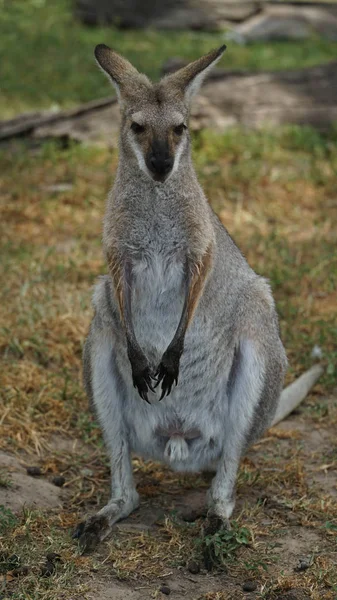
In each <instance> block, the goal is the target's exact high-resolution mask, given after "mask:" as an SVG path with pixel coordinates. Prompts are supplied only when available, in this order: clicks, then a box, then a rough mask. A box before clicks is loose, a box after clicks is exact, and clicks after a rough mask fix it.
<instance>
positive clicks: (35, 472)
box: [27, 467, 42, 477]
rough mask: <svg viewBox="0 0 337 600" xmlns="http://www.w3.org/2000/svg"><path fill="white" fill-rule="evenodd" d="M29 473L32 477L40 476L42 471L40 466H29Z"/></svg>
mask: <svg viewBox="0 0 337 600" xmlns="http://www.w3.org/2000/svg"><path fill="white" fill-rule="evenodd" d="M27 475H30V476H31V477H40V476H41V475H42V471H41V469H40V467H27Z"/></svg>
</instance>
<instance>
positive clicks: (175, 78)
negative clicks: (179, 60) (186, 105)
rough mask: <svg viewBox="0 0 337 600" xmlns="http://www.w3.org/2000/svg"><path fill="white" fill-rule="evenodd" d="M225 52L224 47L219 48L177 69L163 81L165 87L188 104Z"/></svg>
mask: <svg viewBox="0 0 337 600" xmlns="http://www.w3.org/2000/svg"><path fill="white" fill-rule="evenodd" d="M225 50H226V46H221V48H218V49H217V50H212V51H211V52H209V53H208V54H206V55H205V56H202V57H201V58H198V59H197V60H195V61H194V62H192V63H190V64H189V65H186V67H183V68H182V69H179V71H176V73H172V75H168V76H167V77H165V79H164V83H165V86H168V87H171V86H172V87H173V88H176V89H178V90H179V91H180V92H181V93H182V94H183V96H184V97H185V100H186V101H187V102H189V101H190V100H191V98H192V96H194V95H195V94H196V93H197V92H198V90H199V88H200V86H201V84H202V82H203V81H204V79H205V77H206V75H207V74H208V73H209V71H210V70H211V69H212V68H213V67H214V65H216V63H217V62H218V60H220V58H221V56H222V55H223V53H224V51H225Z"/></svg>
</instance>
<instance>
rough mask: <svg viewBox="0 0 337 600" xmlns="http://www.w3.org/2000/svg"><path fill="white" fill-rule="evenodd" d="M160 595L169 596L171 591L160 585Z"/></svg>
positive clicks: (166, 586) (167, 587)
mask: <svg viewBox="0 0 337 600" xmlns="http://www.w3.org/2000/svg"><path fill="white" fill-rule="evenodd" d="M159 591H160V592H161V593H162V594H165V596H169V595H170V593H171V589H170V588H169V586H168V585H162V586H161V588H160V590H159Z"/></svg>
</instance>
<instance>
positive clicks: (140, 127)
mask: <svg viewBox="0 0 337 600" xmlns="http://www.w3.org/2000/svg"><path fill="white" fill-rule="evenodd" d="M131 129H132V131H134V132H135V133H143V132H144V131H145V127H144V125H139V123H136V121H133V123H131Z"/></svg>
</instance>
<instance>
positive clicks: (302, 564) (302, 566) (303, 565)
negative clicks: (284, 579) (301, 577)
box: [294, 558, 311, 571]
mask: <svg viewBox="0 0 337 600" xmlns="http://www.w3.org/2000/svg"><path fill="white" fill-rule="evenodd" d="M309 567H311V561H310V558H300V559H299V561H298V563H297V566H296V567H295V569H294V571H306V570H307V569H309Z"/></svg>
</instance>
